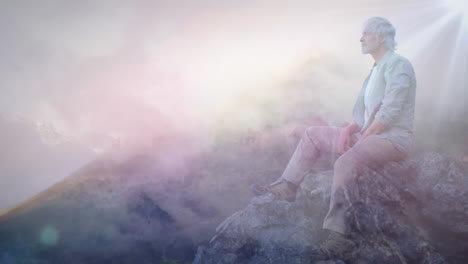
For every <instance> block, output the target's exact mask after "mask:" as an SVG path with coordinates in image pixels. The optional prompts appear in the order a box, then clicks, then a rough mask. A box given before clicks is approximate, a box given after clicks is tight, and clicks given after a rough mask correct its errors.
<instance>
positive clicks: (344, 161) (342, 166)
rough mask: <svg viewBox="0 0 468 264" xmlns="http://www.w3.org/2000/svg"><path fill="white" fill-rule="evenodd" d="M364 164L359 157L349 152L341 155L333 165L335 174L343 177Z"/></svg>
mask: <svg viewBox="0 0 468 264" xmlns="http://www.w3.org/2000/svg"><path fill="white" fill-rule="evenodd" d="M363 165H364V164H363V162H361V161H360V159H359V157H357V156H356V155H352V154H351V153H349V152H347V153H345V154H343V155H341V157H339V158H338V159H337V160H336V162H335V164H334V165H333V170H334V172H335V175H336V176H338V177H342V176H344V175H347V174H350V173H354V172H356V171H357V170H358V169H359V168H360V167H362V166H363Z"/></svg>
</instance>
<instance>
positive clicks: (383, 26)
mask: <svg viewBox="0 0 468 264" xmlns="http://www.w3.org/2000/svg"><path fill="white" fill-rule="evenodd" d="M360 41H361V50H362V53H363V54H374V53H376V52H379V51H382V50H384V51H386V50H395V47H396V42H395V28H394V27H393V25H392V23H390V21H388V20H387V19H385V18H383V17H371V18H369V19H368V20H367V21H366V22H365V23H364V26H363V31H362V37H361V39H360Z"/></svg>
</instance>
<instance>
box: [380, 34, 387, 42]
mask: <svg viewBox="0 0 468 264" xmlns="http://www.w3.org/2000/svg"><path fill="white" fill-rule="evenodd" d="M385 40H387V36H385V37H383V38H381V39H380V44H384V43H385Z"/></svg>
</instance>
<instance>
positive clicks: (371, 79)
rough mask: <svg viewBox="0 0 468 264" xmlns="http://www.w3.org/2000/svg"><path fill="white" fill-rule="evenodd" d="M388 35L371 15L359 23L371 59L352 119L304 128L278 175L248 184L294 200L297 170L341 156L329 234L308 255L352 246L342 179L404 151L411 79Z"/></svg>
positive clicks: (383, 22) (330, 254)
mask: <svg viewBox="0 0 468 264" xmlns="http://www.w3.org/2000/svg"><path fill="white" fill-rule="evenodd" d="M394 38H395V28H394V27H393V25H392V24H391V23H390V22H389V21H388V20H387V19H385V18H382V17H372V18H370V19H368V20H367V21H366V22H365V23H364V27H363V32H362V37H361V39H360V42H361V49H362V53H363V54H370V55H371V56H372V57H373V59H374V60H375V63H374V65H373V67H372V70H371V73H370V74H369V76H368V77H367V79H366V80H365V81H364V84H363V86H362V89H361V92H360V93H359V96H358V98H357V101H356V103H355V106H354V109H353V119H354V120H353V122H352V123H351V124H350V125H348V126H347V127H345V128H340V127H320V126H317V127H309V128H307V130H306V131H305V133H304V135H303V137H302V139H301V141H300V142H299V144H298V146H297V148H296V151H295V152H294V155H293V156H292V158H291V160H290V161H289V163H288V165H287V167H286V169H285V170H284V172H283V175H282V176H281V177H280V178H279V179H278V180H276V181H275V182H273V183H272V184H270V185H269V186H265V187H261V186H257V185H254V186H253V187H252V188H253V191H254V193H256V194H257V195H259V194H263V193H266V192H270V193H273V194H274V195H276V196H279V197H281V198H283V199H285V200H287V201H294V200H295V198H296V191H297V189H298V186H299V185H300V183H301V181H302V180H303V178H304V176H305V175H304V173H303V168H305V167H309V168H310V166H311V165H313V163H314V162H315V161H316V160H317V159H318V158H319V157H320V156H321V155H322V154H325V153H338V154H342V155H341V156H340V157H339V158H338V159H337V160H336V162H335V164H334V175H333V185H332V190H331V200H330V208H329V211H328V214H327V216H326V217H325V220H324V223H323V228H324V229H328V230H330V235H329V237H328V239H327V240H326V241H324V242H323V243H322V244H321V245H320V246H318V247H316V248H314V249H312V250H311V252H309V254H310V255H311V256H312V257H313V258H314V259H329V258H339V257H340V256H342V255H343V254H345V253H346V252H348V251H350V250H351V249H352V248H353V247H354V246H355V245H354V242H353V241H352V240H351V239H350V238H349V232H350V230H349V229H350V219H347V214H346V212H347V211H348V210H349V209H350V208H351V206H352V204H351V202H349V201H347V200H346V192H347V189H346V186H347V185H348V183H350V182H352V181H353V180H354V179H355V178H356V176H358V175H360V173H363V171H364V169H378V168H381V166H382V165H384V164H385V163H387V162H389V161H398V160H401V159H403V158H404V157H405V155H406V154H407V153H408V151H409V149H410V145H411V141H412V128H413V119H414V106H415V93H416V78H415V74H414V71H413V67H412V65H411V63H410V62H409V61H408V60H407V59H405V58H403V57H402V56H400V55H397V54H395V53H394V49H395V46H396V43H395V39H394Z"/></svg>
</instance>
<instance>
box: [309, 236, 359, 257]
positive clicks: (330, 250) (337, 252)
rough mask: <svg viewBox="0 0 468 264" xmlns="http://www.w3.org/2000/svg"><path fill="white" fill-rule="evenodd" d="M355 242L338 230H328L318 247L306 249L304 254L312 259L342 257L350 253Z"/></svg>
mask: <svg viewBox="0 0 468 264" xmlns="http://www.w3.org/2000/svg"><path fill="white" fill-rule="evenodd" d="M355 247H356V243H354V241H352V240H351V239H349V238H348V237H346V236H345V235H343V234H340V233H338V232H333V231H331V232H330V235H329V236H328V238H327V239H326V240H325V241H324V242H322V243H321V244H320V246H318V247H314V248H312V249H306V250H305V252H304V255H305V256H306V257H308V258H311V259H312V260H328V259H337V258H343V256H345V255H346V254H347V253H350V252H351V250H352V249H353V248H355Z"/></svg>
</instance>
